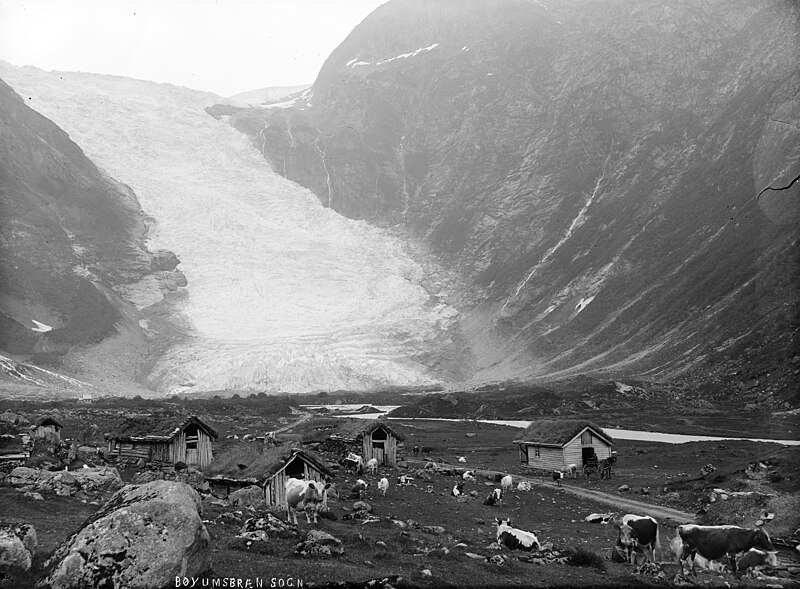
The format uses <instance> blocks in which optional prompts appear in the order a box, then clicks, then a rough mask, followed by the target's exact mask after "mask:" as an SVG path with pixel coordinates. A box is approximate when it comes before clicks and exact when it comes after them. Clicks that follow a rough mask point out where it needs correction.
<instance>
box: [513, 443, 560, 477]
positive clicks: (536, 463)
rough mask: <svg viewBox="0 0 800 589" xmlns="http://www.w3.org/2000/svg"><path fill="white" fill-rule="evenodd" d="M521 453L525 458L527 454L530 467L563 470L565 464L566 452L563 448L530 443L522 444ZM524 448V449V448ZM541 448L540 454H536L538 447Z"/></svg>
mask: <svg viewBox="0 0 800 589" xmlns="http://www.w3.org/2000/svg"><path fill="white" fill-rule="evenodd" d="M520 446H521V448H520V455H521V456H522V457H523V463H524V458H525V457H526V455H527V464H528V467H530V468H539V469H542V470H548V471H552V470H561V469H562V468H564V466H565V462H564V453H563V452H562V451H561V448H548V447H546V446H535V445H528V444H520ZM522 448H524V451H523V450H522ZM537 448H538V449H539V455H538V456H537V455H536V449H537Z"/></svg>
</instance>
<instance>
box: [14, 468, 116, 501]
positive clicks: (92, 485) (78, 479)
mask: <svg viewBox="0 0 800 589" xmlns="http://www.w3.org/2000/svg"><path fill="white" fill-rule="evenodd" d="M8 484H9V485H11V486H13V487H20V488H23V489H25V490H26V491H39V492H42V491H44V492H47V493H56V494H59V495H74V494H75V493H76V492H77V491H79V490H81V491H84V492H87V493H92V492H97V491H116V490H118V489H120V488H122V486H123V484H124V483H123V482H122V479H121V478H120V476H119V471H117V469H116V468H113V467H102V468H82V469H80V470H72V471H66V470H57V471H51V470H40V469H37V468H28V467H26V466H18V467H17V468H15V469H14V470H12V471H11V474H10V475H9V477H8Z"/></svg>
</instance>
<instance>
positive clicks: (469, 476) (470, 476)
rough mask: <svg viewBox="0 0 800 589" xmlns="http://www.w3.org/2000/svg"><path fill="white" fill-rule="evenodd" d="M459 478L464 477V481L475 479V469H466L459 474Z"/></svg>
mask: <svg viewBox="0 0 800 589" xmlns="http://www.w3.org/2000/svg"><path fill="white" fill-rule="evenodd" d="M461 478H462V479H464V480H465V481H474V480H475V471H474V470H468V471H466V472H464V474H462V475H461Z"/></svg>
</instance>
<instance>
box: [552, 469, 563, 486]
mask: <svg viewBox="0 0 800 589" xmlns="http://www.w3.org/2000/svg"><path fill="white" fill-rule="evenodd" d="M563 478H564V473H563V472H561V471H560V470H554V471H553V480H554V481H555V482H556V485H557V486H559V487H560V486H561V479H563Z"/></svg>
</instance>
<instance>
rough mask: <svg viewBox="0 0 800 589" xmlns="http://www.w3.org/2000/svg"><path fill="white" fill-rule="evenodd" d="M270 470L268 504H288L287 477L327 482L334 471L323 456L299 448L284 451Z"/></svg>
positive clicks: (266, 485)
mask: <svg viewBox="0 0 800 589" xmlns="http://www.w3.org/2000/svg"><path fill="white" fill-rule="evenodd" d="M275 449H276V450H279V448H275ZM268 470H269V475H268V476H267V478H266V480H265V481H264V502H265V503H266V504H267V505H268V506H269V505H280V506H283V507H285V506H286V481H287V479H290V478H295V479H303V480H306V481H322V482H326V481H327V480H328V479H330V478H332V477H333V473H332V472H331V471H330V469H328V467H327V466H325V462H324V461H323V460H322V459H321V458H317V457H316V456H314V455H313V454H311V453H310V452H307V451H305V450H300V449H297V448H293V449H291V450H289V451H288V452H285V453H283V454H282V455H281V456H280V457H279V458H278V460H276V461H275V462H273V463H272V464H270V465H269V467H268Z"/></svg>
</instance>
